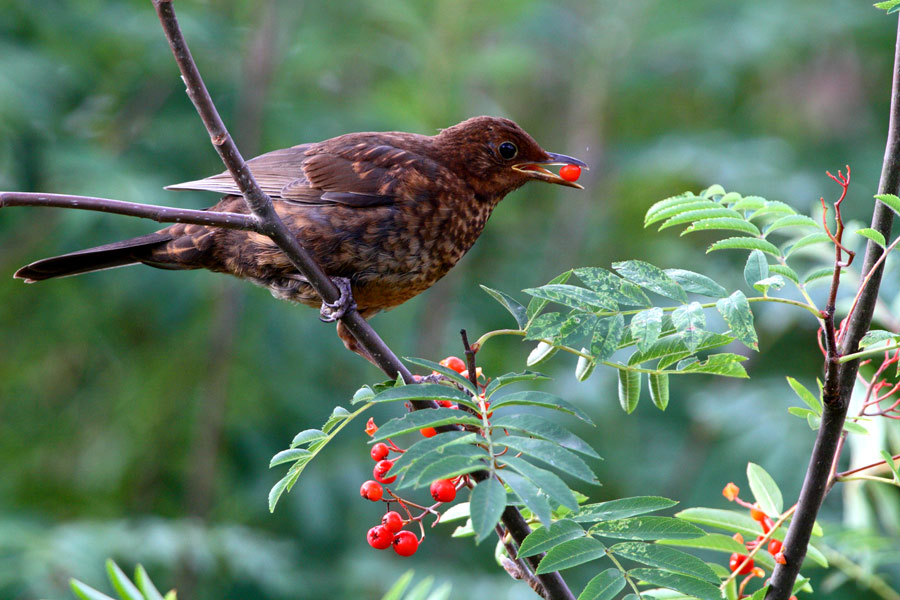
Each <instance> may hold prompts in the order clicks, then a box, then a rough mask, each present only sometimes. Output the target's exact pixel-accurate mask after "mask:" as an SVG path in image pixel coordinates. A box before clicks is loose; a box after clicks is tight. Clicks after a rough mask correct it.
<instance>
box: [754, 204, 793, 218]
mask: <svg viewBox="0 0 900 600" xmlns="http://www.w3.org/2000/svg"><path fill="white" fill-rule="evenodd" d="M795 214H797V211H796V210H794V209H793V208H792V207H791V206H790V205H788V204H785V203H784V202H779V201H778V200H767V201H766V205H765V206H763V207H762V208H758V209H756V210H755V211H753V213H752V214H751V215H750V216H749V217H747V218H748V219H758V218H759V217H762V216H768V215H795Z"/></svg>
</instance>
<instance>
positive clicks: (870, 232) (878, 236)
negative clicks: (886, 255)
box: [856, 227, 887, 248]
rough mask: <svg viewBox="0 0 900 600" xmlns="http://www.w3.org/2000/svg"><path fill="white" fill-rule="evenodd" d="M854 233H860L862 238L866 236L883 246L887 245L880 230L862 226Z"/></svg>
mask: <svg viewBox="0 0 900 600" xmlns="http://www.w3.org/2000/svg"><path fill="white" fill-rule="evenodd" d="M856 235H861V236H863V237H864V238H868V239H870V240H872V241H873V242H875V243H876V244H878V245H879V246H881V247H882V248H884V247H885V246H886V245H887V242H886V241H885V239H884V235H883V234H882V233H881V232H880V231H876V230H875V229H872V228H871V227H864V228H862V229H857V230H856Z"/></svg>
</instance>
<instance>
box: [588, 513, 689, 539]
mask: <svg viewBox="0 0 900 600" xmlns="http://www.w3.org/2000/svg"><path fill="white" fill-rule="evenodd" d="M588 533H590V534H591V535H599V536H602V537H611V538H618V539H625V540H658V539H669V540H679V539H690V538H695V537H700V536H702V535H705V533H706V532H705V531H703V530H702V529H700V528H699V527H697V526H695V525H691V524H690V523H688V522H687V521H683V520H681V519H675V518H673V517H652V516H651V517H630V518H627V519H619V520H617V521H601V522H600V523H597V524H595V525H593V526H592V527H591V528H590V530H588Z"/></svg>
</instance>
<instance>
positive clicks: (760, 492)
mask: <svg viewBox="0 0 900 600" xmlns="http://www.w3.org/2000/svg"><path fill="white" fill-rule="evenodd" d="M747 479H748V480H749V481H750V490H751V491H752V492H753V497H754V498H756V502H757V503H758V504H759V507H760V508H761V509H762V511H763V512H764V513H766V514H767V515H769V516H771V517H776V518H777V517H778V516H779V515H781V511H782V510H784V501H783V499H782V496H781V490H780V489H778V484H777V483H775V480H774V479H772V476H771V475H769V474H768V473H767V472H766V470H765V469H763V468H762V467H761V466H759V465H758V464H756V463H752V462H751V463H747Z"/></svg>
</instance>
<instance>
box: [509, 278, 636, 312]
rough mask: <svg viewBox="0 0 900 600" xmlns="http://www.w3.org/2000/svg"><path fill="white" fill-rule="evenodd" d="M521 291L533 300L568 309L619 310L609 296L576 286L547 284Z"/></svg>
mask: <svg viewBox="0 0 900 600" xmlns="http://www.w3.org/2000/svg"><path fill="white" fill-rule="evenodd" d="M522 291H523V292H525V293H526V294H529V295H531V296H534V297H535V298H542V299H544V300H549V301H550V302H556V303H557V304H562V305H563V306H568V307H569V308H577V309H583V310H585V309H586V310H595V309H597V308H602V309H605V310H617V309H618V308H619V305H618V304H616V301H615V299H614V298H613V297H612V296H611V295H604V294H600V293H598V292H595V291H594V290H589V289H587V288H583V287H578V286H577V285H568V284H564V283H553V284H549V283H548V284H547V285H543V286H541V287H539V288H528V289H525V290H522Z"/></svg>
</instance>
